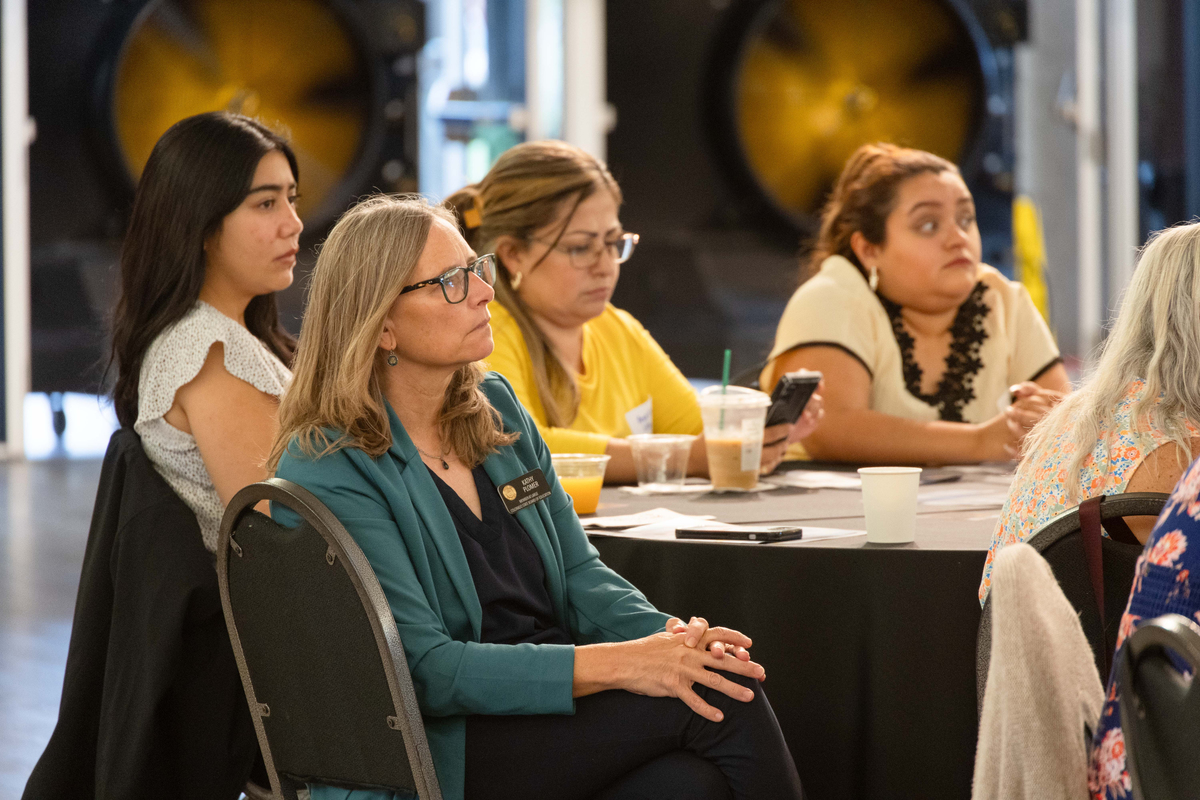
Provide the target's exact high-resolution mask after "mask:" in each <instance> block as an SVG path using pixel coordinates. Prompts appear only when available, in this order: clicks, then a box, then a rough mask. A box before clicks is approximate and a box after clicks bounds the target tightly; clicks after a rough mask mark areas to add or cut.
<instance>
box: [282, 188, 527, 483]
mask: <svg viewBox="0 0 1200 800" xmlns="http://www.w3.org/2000/svg"><path fill="white" fill-rule="evenodd" d="M437 219H441V220H444V221H446V222H448V223H450V224H451V225H453V224H454V218H453V217H452V216H451V215H450V213H449V212H448V211H446V210H445V209H443V208H438V207H436V206H431V205H430V204H429V203H428V202H427V201H426V200H425V199H424V198H423V197H419V196H406V195H402V196H396V195H376V196H374V197H371V198H368V199H367V200H364V201H363V202H361V203H359V204H358V205H357V206H355V207H354V208H352V209H350V210H349V211H347V212H346V213H345V214H343V215H342V218H341V219H339V220H338V221H337V224H336V225H334V226H333V230H331V231H330V232H329V236H328V238H326V239H325V243H324V244H323V245H322V246H321V252H320V254H319V255H318V256H317V264H316V266H315V267H314V268H313V271H312V278H311V283H310V285H309V295H308V308H307V309H306V310H305V312H304V320H303V322H302V323H301V328H300V344H299V346H298V347H297V349H296V358H295V364H294V367H293V377H292V383H291V385H290V386H289V387H288V390H287V393H286V394H285V395H284V397H283V400H282V401H280V404H279V434H278V435H277V436H276V439H275V445H274V447H273V448H272V449H271V455H270V458H269V459H268V460H267V468H268V469H270V470H274V469H275V468H276V467H277V466H278V465H279V458H280V457H281V456H282V455H283V453H284V451H286V450H287V448H288V446H289V445H290V444H292V443H293V441H294V443H295V447H296V448H297V449H298V451H299V453H301V454H303V455H305V456H307V457H310V458H319V457H321V456H323V455H327V454H328V453H331V452H334V451H335V450H339V449H341V448H343V447H354V448H358V449H360V450H362V451H364V452H365V453H367V454H368V455H370V456H372V457H375V458H377V457H379V456H381V455H383V454H384V453H385V452H387V449H388V448H389V447H391V445H392V429H391V425H390V424H389V422H388V415H387V409H386V407H385V406H384V397H383V382H382V379H381V375H382V373H383V370H385V369H387V365H386V363H385V362H384V357H385V356H384V353H383V351H382V350H380V349H379V335H380V333H381V332H382V331H383V323H384V319H385V318H386V317H387V315H388V312H389V311H390V310H391V308H392V304H393V303H395V301H396V298H397V297H399V296H400V290H401V289H402V288H403V287H404V286H405V284H408V283H410V282H411V278H412V274H413V270H414V269H415V268H416V266H417V261H418V259H420V257H421V251H422V250H424V249H425V241H426V239H428V238H429V231H430V229H431V228H432V227H433V224H434V221H435V220H437ZM483 376H484V372H483V368H482V367H481V366H480V365H479V364H477V363H472V364H467V365H466V366H463V367H460V368H459V369H458V370H457V371H456V372H455V373H454V377H453V378H452V379H451V381H450V385H449V386H448V387H447V389H446V397H445V399H444V401H443V402H442V409H441V413H440V414H439V418H438V422H439V428H440V433H441V436H442V441H444V442H445V443H447V444H449V445H450V447H452V448H453V450H454V452H455V453H457V454H458V457H459V458H460V459H461V460H462V461H463V463H465V464H467V465H468V466H470V467H472V468H473V467H476V466H478V465H479V464H480V463H482V462H483V459H484V458H485V457H487V455H488V454H489V453H491V452H492V451H494V450H495V449H496V448H497V447H499V446H501V445H507V444H511V443H512V442H514V441H516V439H517V434H515V433H505V432H504V430H503V428H502V425H501V420H500V415H499V412H497V411H496V409H495V408H493V407H492V405H491V403H489V402H488V399H487V397H485V396H484V394H483V392H482V391H481V390H480V388H479V384H480V382H481V381H482V380H483ZM330 430H332V431H334V432H336V437H335V438H331V437H330V435H329V434H328V431H330Z"/></svg>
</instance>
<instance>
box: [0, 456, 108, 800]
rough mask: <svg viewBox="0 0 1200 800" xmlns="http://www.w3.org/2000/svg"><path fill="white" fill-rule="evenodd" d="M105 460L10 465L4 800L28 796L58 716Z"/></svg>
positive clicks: (3, 557) (0, 495)
mask: <svg viewBox="0 0 1200 800" xmlns="http://www.w3.org/2000/svg"><path fill="white" fill-rule="evenodd" d="M99 480H100V461H98V460H68V459H66V458H57V459H51V460H45V461H24V462H8V463H0V800H9V799H10V798H19V797H20V796H21V792H22V791H23V790H24V788H25V781H26V780H27V779H28V777H29V773H30V771H31V770H32V769H33V765H34V764H35V763H36V762H37V759H38V757H39V756H40V755H41V754H42V749H43V748H44V747H45V746H46V741H47V740H48V739H49V738H50V733H51V731H53V730H54V723H55V721H56V720H57V718H58V701H59V696H60V694H61V693H62V679H63V666H64V664H65V663H66V658H67V643H68V641H69V638H70V635H71V618H72V615H73V613H74V608H75V592H76V589H77V587H78V584H79V569H80V565H81V564H82V563H83V551H84V547H85V545H86V544H87V534H88V525H89V524H90V521H91V515H92V504H93V501H94V500H95V495H96V485H97V484H98V482H99Z"/></svg>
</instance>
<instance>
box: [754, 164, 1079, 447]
mask: <svg viewBox="0 0 1200 800" xmlns="http://www.w3.org/2000/svg"><path fill="white" fill-rule="evenodd" d="M981 252H982V246H981V242H980V236H979V227H978V225H976V222H975V203H974V200H973V198H972V197H971V192H970V190H969V189H967V185H966V183H964V182H963V179H962V176H961V175H960V174H959V172H958V168H957V167H955V166H954V165H953V164H951V163H950V162H949V161H946V160H945V159H943V158H939V157H938V156H935V155H933V154H932V153H926V152H924V151H921V150H913V149H910V148H904V147H896V146H894V145H889V144H870V145H864V146H862V147H860V148H859V149H858V150H857V151H855V153H854V155H852V156H851V157H850V160H849V161H848V162H846V166H845V168H844V169H843V170H842V174H841V176H840V177H839V178H838V181H837V184H836V185H835V186H834V189H833V192H832V194H831V195H830V198H829V201H828V203H827V205H826V206H825V211H824V213H823V215H822V218H821V230H820V234H819V236H818V240H817V245H816V249H815V251H814V253H813V255H812V257H811V258H810V259H809V261H808V268H807V270H806V272H809V273H811V277H810V278H809V279H808V280H807V282H805V283H804V284H803V285H802V286H801V287H800V288H799V289H797V290H796V293H795V294H794V295H792V298H791V300H790V301H789V302H788V305H787V308H786V309H785V310H784V313H783V318H782V319H781V320H780V322H779V328H778V330H777V332H776V335H775V347H774V348H773V350H772V352H771V359H772V360H771V361H770V362H769V363H768V364H767V367H766V369H765V370H764V371H763V374H762V377H761V383H762V386H763V389H764V391H770V389H771V387H773V386H774V385H775V382H776V381H777V380H778V379H779V377H780V376H781V375H783V374H785V373H787V372H791V371H793V370H797V369H813V370H819V371H820V372H822V373H824V375H825V384H826V391H825V412H826V416H825V420H824V422H823V423H822V425H821V427H820V428H818V429H816V430H815V431H813V432H812V433H811V434H810V435H809V436H807V437H806V438H805V439H804V447H805V448H806V449H807V451H808V453H809V455H811V456H812V457H815V458H821V459H831V460H841V461H853V462H859V463H902V464H929V463H937V464H948V463H969V462H977V461H1000V460H1007V459H1010V458H1014V457H1016V455H1017V450H1018V448H1019V446H1020V444H1021V440H1022V439H1023V438H1024V436H1025V433H1026V432H1027V431H1028V430H1029V428H1031V427H1032V426H1033V425H1034V423H1036V422H1037V420H1038V419H1039V418H1040V417H1041V416H1042V415H1043V414H1044V413H1046V411H1047V410H1049V409H1050V408H1051V407H1052V406H1053V405H1054V403H1055V402H1057V400H1058V399H1059V398H1060V397H1061V396H1062V394H1063V393H1064V392H1068V391H1070V388H1071V387H1070V383H1069V382H1068V379H1067V373H1066V370H1065V369H1064V368H1063V365H1062V363H1061V361H1062V360H1061V359H1060V358H1059V354H1058V348H1057V347H1056V346H1055V344H1054V339H1053V338H1052V337H1051V335H1050V330H1049V328H1048V327H1047V326H1046V323H1045V321H1044V320H1043V319H1042V318H1041V316H1040V315H1039V314H1038V312H1037V309H1036V308H1035V307H1034V305H1033V301H1032V300H1030V298H1029V293H1028V292H1027V291H1026V290H1025V288H1024V287H1023V286H1022V285H1021V284H1019V283H1015V282H1013V281H1010V280H1008V279H1007V278H1005V277H1004V276H1003V275H1001V274H1000V273H999V272H998V271H996V270H995V269H993V268H992V267H989V266H988V265H986V264H983V263H981V260H980V259H981ZM806 277H807V276H806Z"/></svg>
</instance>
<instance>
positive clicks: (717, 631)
mask: <svg viewBox="0 0 1200 800" xmlns="http://www.w3.org/2000/svg"><path fill="white" fill-rule="evenodd" d="M628 644H630V645H635V646H637V649H638V651H639V654H640V655H642V656H643V658H639V659H634V661H635V664H636V668H635V670H634V671H633V673H632V674H631V675H630V676H629V679H630V680H629V684H628V685H627V686H626V687H625V688H626V689H627V690H628V691H631V692H634V693H635V694H644V695H649V696H651V697H678V698H679V699H680V700H682V701H683V702H684V703H686V704H687V705H688V707H689V708H691V709H692V710H693V711H695V712H696V713H697V714H699V715H700V716H702V717H704V718H705V719H707V720H711V721H713V722H720V721H721V720H722V719H723V718H724V715H723V714H722V713H721V711H720V710H719V709H716V708H714V707H713V706H711V705H709V704H708V703H706V702H704V700H703V699H701V697H700V695H698V694H697V693H696V691H695V690H694V689H693V688H692V684H694V683H699V684H701V685H704V686H708V687H710V688H712V689H716V690H717V691H718V692H721V693H723V694H726V695H729V696H730V697H732V698H733V699H734V700H740V701H741V702H743V703H748V702H750V701H751V700H753V699H754V692H753V691H751V690H750V689H747V688H746V687H745V686H742V685H741V684H739V683H735V682H734V681H731V680H729V679H727V678H725V677H724V676H722V675H721V673H720V672H719V671H716V670H720V671H725V672H732V673H734V674H735V675H743V676H745V677H748V678H756V679H758V680H760V681H761V680H766V677H767V673H766V670H764V669H763V668H762V666H761V665H759V664H756V663H755V662H753V661H751V660H750V651H749V650H748V649H747V648H748V647H750V645H751V641H750V637H749V636H746V635H745V634H743V633H740V632H738V631H735V630H732V629H730V628H721V627H713V628H710V627H709V625H708V622H707V621H706V620H704V619H703V618H700V617H692V618H691V621H690V622H689V623H688V624H686V625H685V624H684V622H683V620H681V619H678V618H676V617H672V618H671V619H669V620H667V624H666V628H665V630H664V631H663V632H662V633H657V634H654V635H653V636H647V637H645V638H644V639H638V640H636V641H633V642H629V643H628Z"/></svg>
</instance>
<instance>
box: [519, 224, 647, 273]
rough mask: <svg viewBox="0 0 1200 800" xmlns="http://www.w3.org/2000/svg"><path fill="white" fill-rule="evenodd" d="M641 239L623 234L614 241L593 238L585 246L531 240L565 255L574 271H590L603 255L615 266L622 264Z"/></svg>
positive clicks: (631, 234) (536, 239) (634, 234)
mask: <svg viewBox="0 0 1200 800" xmlns="http://www.w3.org/2000/svg"><path fill="white" fill-rule="evenodd" d="M641 238H642V237H640V236H638V235H637V234H636V233H623V234H621V235H620V236H618V237H617V238H615V239H610V240H607V241H606V240H601V239H600V238H599V237H593V238H592V239H590V240H589V241H588V243H587V244H579V243H572V244H564V243H563V242H558V243H557V244H554V243H553V242H548V241H546V240H544V239H538V238H536V237H534V238H533V240H534V241H535V242H541V243H542V244H545V245H553V246H552V249H554V250H557V251H558V252H560V253H563V254H564V255H566V257H567V259H568V260H569V261H570V262H571V266H572V267H575V269H591V268H592V267H594V266H596V262H598V261H599V260H600V257H601V256H603V255H604V254H605V253H607V254H608V256H609V257H610V258H611V259H612V260H613V261H614V262H615V263H617V264H624V263H625V262H626V261H628V260H629V257H630V256H631V255H633V250H634V248H635V247H637V244H638V241H639V240H640V239H641Z"/></svg>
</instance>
